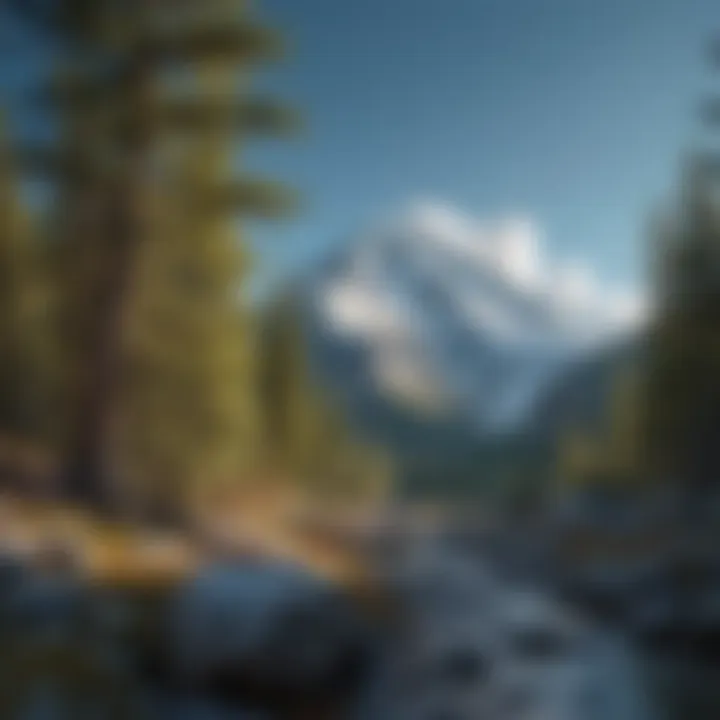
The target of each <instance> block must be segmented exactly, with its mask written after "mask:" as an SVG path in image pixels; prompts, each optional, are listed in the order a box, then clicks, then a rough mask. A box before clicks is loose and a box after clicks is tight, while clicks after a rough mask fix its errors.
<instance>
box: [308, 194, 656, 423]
mask: <svg viewBox="0 0 720 720" xmlns="http://www.w3.org/2000/svg"><path fill="white" fill-rule="evenodd" d="M310 287H311V290H310V301H311V303H310V306H311V313H310V317H311V326H312V327H313V328H314V331H315V332H314V340H313V345H314V346H315V348H316V350H318V349H319V355H320V356H321V358H322V365H323V370H322V371H323V374H325V375H329V381H330V383H331V384H333V385H334V386H335V389H336V390H337V391H338V392H342V393H343V394H344V396H345V398H346V399H348V400H349V401H350V403H351V404H354V405H355V406H356V407H357V405H358V404H363V403H364V402H366V401H367V400H368V398H369V397H372V398H374V399H377V398H378V397H381V398H384V399H389V400H392V401H393V402H395V403H397V404H403V405H405V406H409V407H410V408H413V409H416V410H418V411H420V410H426V411H437V412H441V411H446V412H449V413H450V414H452V415H453V416H454V417H462V418H463V419H464V420H466V421H467V420H470V421H471V424H472V426H473V427H475V428H476V430H478V431H481V433H482V434H484V435H487V434H488V433H495V432H503V431H508V430H512V429H514V428H517V427H519V426H520V425H522V423H523V422H524V420H526V419H527V418H528V417H529V416H530V415H531V414H532V412H533V409H534V407H535V405H536V404H537V402H538V400H539V399H540V398H541V396H543V394H544V393H546V392H547V391H548V389H549V387H550V386H552V385H553V384H554V383H556V382H557V381H558V380H559V379H560V378H561V377H562V376H563V374H564V372H565V371H566V370H568V369H569V368H570V367H571V366H573V365H574V364H575V363H576V362H577V361H579V360H581V359H583V358H586V357H588V356H590V355H592V354H593V353H594V352H596V351H597V350H598V349H599V348H602V347H605V346H607V345H608V344H610V343H612V342H613V341H615V340H618V339H619V338H621V337H622V336H623V335H628V334H632V333H633V332H634V329H635V327H636V326H637V323H638V322H639V320H640V319H641V317H642V304H641V303H640V301H639V300H638V299H637V298H635V297H633V296H632V295H631V294H629V293H621V292H618V291H610V290H608V289H603V288H601V287H599V284H598V283H597V282H596V281H595V280H594V278H593V276H592V274H591V273H590V272H588V271H587V270H585V269H583V267H582V266H579V265H578V264H570V263H565V264H558V263H551V262H549V261H548V260H547V259H546V258H545V257H543V254H542V247H541V243H540V239H539V237H538V234H537V232H536V230H535V229H534V227H533V225H532V224H531V223H530V222H527V221H524V220H518V219H509V220H502V221H499V222H496V223H492V224H481V223H479V222H476V221H474V220H473V219H472V218H470V217H468V216H466V215H463V214H462V213H460V212H458V211H456V210H454V209H452V208H449V207H447V206H443V205H440V204H437V203H418V204H414V205H412V206H411V207H409V208H408V209H406V210H405V211H404V212H401V213H399V214H398V216H397V218H395V219H393V220H391V221H390V222H386V223H383V224H381V225H380V226H379V227H377V228H375V229H373V230H371V231H369V232H366V233H363V234H361V235H360V236H359V237H358V238H357V239H356V240H355V241H354V242H352V243H349V244H348V245H346V246H344V247H343V248H341V250H340V251H339V252H337V253H335V254H334V255H333V256H332V257H331V258H330V259H329V260H328V261H327V262H326V263H324V264H323V265H322V267H321V268H320V269H319V270H318V271H317V272H316V273H315V274H314V275H313V278H312V282H311V283H310Z"/></svg>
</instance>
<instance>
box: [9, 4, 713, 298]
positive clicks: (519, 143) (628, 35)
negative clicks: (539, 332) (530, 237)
mask: <svg viewBox="0 0 720 720" xmlns="http://www.w3.org/2000/svg"><path fill="white" fill-rule="evenodd" d="M254 2H255V4H256V5H257V6H258V11H259V13H260V15H261V17H262V18H263V20H264V21H265V22H266V23H267V24H269V25H272V26H275V27H277V28H279V29H280V30H282V31H283V32H284V33H285V35H286V36H287V38H288V40H289V42H290V44H291V47H292V51H291V56H290V57H289V58H288V60H286V61H285V62H283V63H281V64H279V65H277V66H276V67H274V68H272V69H271V70H269V71H264V72H263V73H261V74H260V75H259V76H258V78H257V79H256V85H257V86H258V87H259V88H262V89H263V90H267V91H270V92H272V93H274V94H275V95H277V96H278V97H279V98H281V99H285V100H287V101H288V102H289V103H290V104H292V105H294V106H296V107H297V108H298V109H299V110H300V111H301V112H302V113H303V114H304V116H305V120H306V124H307V131H306V133H305V135H304V137H302V138H300V139H298V140H295V141H292V142H267V141H263V142H262V143H252V144H251V146H250V148H249V150H248V152H247V153H246V163H247V165H249V166H250V167H251V168H252V169H255V170H257V171H260V172H262V173H265V174H267V175H269V176H271V177H277V178H279V179H282V180H285V181H287V182H288V183H289V184H290V185H292V186H295V187H297V188H298V189H299V190H300V191H301V193H302V194H303V196H304V199H305V208H304V209H303V211H302V212H301V214H300V215H299V216H298V217H296V218H294V219H293V220H292V221H289V222H285V223H280V224H263V225H260V226H255V225H254V224H253V225H252V226H251V227H250V235H251V236H252V238H253V241H254V242H255V243H256V245H257V247H258V255H259V260H260V262H261V266H262V267H263V268H264V282H265V283H267V281H268V280H273V279H275V278H277V277H278V276H282V275H284V274H285V273H286V272H288V271H291V270H293V269H296V268H302V267H304V266H306V265H307V264H308V263H309V262H312V260H313V259H314V258H316V257H317V256H318V255H321V254H322V253H323V252H325V251H326V250H327V249H328V248H329V247H330V246H332V245H334V244H337V243H341V242H343V241H345V240H347V238H348V236H349V234H351V233H353V232H356V231H357V230H358V229H359V228H362V227H364V226H365V225H367V224H368V223H372V222H373V220H375V219H377V218H381V217H384V216H386V215H392V214H393V212H395V211H397V210H398V209H399V208H401V207H402V206H404V205H405V204H406V203H407V202H408V201H412V200H414V199H416V198H429V199H433V200H436V201H440V202H442V203H446V204H450V205H454V206H457V207H458V208H460V209H461V210H463V211H465V212H467V213H469V214H471V215H474V216H477V217H478V218H480V219H485V218H493V217H496V216H502V215H505V214H511V215H513V216H515V215H518V214H519V215H523V216H527V217H529V218H530V219H531V220H532V221H533V223H534V224H535V225H536V226H537V227H539V228H540V229H541V231H542V235H543V236H544V238H545V244H546V246H547V248H546V250H547V251H548V252H549V253H550V254H551V256H557V257H561V258H568V257H569V258H573V259H579V260H581V261H582V262H583V263H586V264H589V265H591V266H592V267H593V268H594V269H595V272H596V273H597V274H598V275H599V276H600V278H601V279H604V280H605V281H607V282H611V283H622V284H628V283H639V282H640V276H641V272H640V271H641V266H642V256H643V252H644V251H643V249H642V241H643V236H644V227H645V224H646V222H647V218H648V214H649V212H650V211H651V209H652V208H653V207H654V206H655V205H656V204H657V203H658V202H659V201H661V199H662V197H663V195H664V194H665V193H666V191H667V189H668V188H669V187H671V185H672V183H673V181H674V180H675V179H676V177H677V162H678V160H679V158H680V155H681V153H682V151H683V150H684V149H685V148H687V147H688V146H689V145H690V144H691V142H692V141H693V140H694V138H695V137H696V135H697V132H698V122H697V117H696V115H697V113H696V109H697V107H698V104H699V102H700V100H701V99H702V97H703V96H704V95H705V93H706V92H707V91H708V90H710V89H711V88H713V86H715V87H716V88H717V89H718V90H719V91H720V68H718V72H717V73H716V77H715V78H713V77H712V74H711V73H710V71H709V68H708V64H707V52H706V51H707V46H708V44H709V40H710V38H711V36H712V35H713V33H717V32H718V31H720V2H718V0H254ZM1 5H2V3H0V6H1ZM15 30H16V29H15V28H14V27H13V26H12V25H11V24H10V23H9V22H8V21H7V18H6V17H4V16H3V15H2V13H0V45H2V46H3V50H4V51H5V52H3V53H2V54H0V90H2V93H3V96H5V97H7V98H9V99H10V100H12V99H13V92H12V91H13V90H17V89H18V88H19V87H21V86H22V85H26V84H27V83H28V80H30V79H31V78H32V76H33V75H34V74H35V71H36V70H37V67H38V66H41V65H42V53H41V52H40V51H41V50H42V48H39V47H37V46H35V47H30V48H27V47H25V51H26V52H24V53H22V54H21V55H18V54H16V53H14V51H13V45H12V41H13V40H14V39H15V38H14V37H13V36H14V35H16V32H15ZM713 81H714V82H713ZM30 120H31V117H30V116H28V117H27V118H26V119H25V120H23V121H22V122H24V123H27V122H29V121H30Z"/></svg>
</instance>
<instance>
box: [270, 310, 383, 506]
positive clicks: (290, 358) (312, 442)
mask: <svg viewBox="0 0 720 720" xmlns="http://www.w3.org/2000/svg"><path fill="white" fill-rule="evenodd" d="M258 360H259V362H258V366H257V369H258V390H259V400H258V407H259V408H260V409H261V417H262V423H261V427H262V447H263V454H264V457H265V462H266V463H267V464H268V465H269V466H270V467H272V468H273V469H274V470H275V472H279V473H280V474H282V475H284V476H287V477H290V478H291V479H292V480H294V481H296V482H299V483H301V484H302V487H303V489H305V490H306V491H308V492H309V493H310V494H315V495H317V496H320V497H322V498H345V499H352V498H355V499H363V500H368V499H370V500H380V499H382V498H383V497H385V496H386V494H387V493H388V491H389V490H390V488H391V484H392V482H393V467H392V463H391V462H390V458H389V457H388V456H387V455H385V454H384V453H382V452H380V451H379V450H378V449H376V448H373V447H371V446H370V445H369V444H367V443H361V442H360V441H358V440H357V439H356V438H355V436H354V433H353V432H352V430H351V428H350V427H349V425H348V423H347V420H346V419H345V417H344V416H343V413H342V411H341V409H340V407H339V406H338V405H337V404H336V403H333V398H332V397H330V396H329V394H328V393H327V392H325V391H323V389H322V388H320V387H319V385H317V384H316V383H315V382H314V379H313V377H312V369H311V367H310V363H309V358H308V349H307V345H306V334H305V332H304V329H303V326H302V319H301V317H300V316H299V313H298V312H297V311H296V309H295V308H294V306H293V305H292V299H291V298H281V299H280V300H278V301H276V302H275V303H274V304H273V305H272V306H271V307H270V308H269V309H268V310H267V312H266V315H265V317H264V318H263V323H262V327H261V333H260V343H259V355H258Z"/></svg>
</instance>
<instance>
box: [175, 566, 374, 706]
mask: <svg viewBox="0 0 720 720" xmlns="http://www.w3.org/2000/svg"><path fill="white" fill-rule="evenodd" d="M166 645H167V651H168V658H172V660H169V662H170V664H171V667H172V674H173V677H174V679H175V680H176V681H179V684H180V685H181V686H182V687H190V688H193V689H194V690H196V691H199V692H209V693H213V694H215V695H217V696H220V697H230V698H233V699H236V700H237V701H238V702H239V703H240V704H242V705H244V706H246V707H250V708H251V707H261V708H262V707H273V706H275V705H277V704H278V703H288V704H294V703H304V702H308V703H315V702H317V703H324V702H326V701H328V702H335V701H338V702H340V701H342V699H344V698H345V697H347V696H349V695H350V694H352V692H353V691H354V689H355V687H356V686H357V685H359V683H360V682H361V680H362V676H363V672H364V670H365V668H366V667H367V664H368V662H369V654H370V651H371V648H372V643H371V640H370V635H369V633H368V631H367V626H366V624H365V623H364V622H363V620H362V618H361V617H360V614H359V613H358V611H357V610H356V609H355V608H354V607H353V605H352V603H351V602H350V601H349V600H348V598H347V597H345V596H344V594H343V593H342V592H340V591H339V590H337V589H336V588H334V587H332V586H330V585H329V584H327V583H325V582H322V581H320V580H318V579H316V578H314V577H312V576H310V575H308V574H307V573H305V572H303V571H301V570H299V569H297V568H294V567H290V566H285V565H280V564H269V563H261V562H258V563H246V564H242V565H221V566H213V567H207V568H205V569H203V570H201V571H200V572H199V573H198V574H197V575H196V576H195V577H193V578H192V579H190V580H188V581H187V582H186V583H184V584H183V585H182V586H181V587H180V588H179V589H178V590H177V592H176V593H175V594H174V596H173V597H172V598H171V599H170V603H169V610H168V615H167V624H166Z"/></svg>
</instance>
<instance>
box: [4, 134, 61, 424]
mask: <svg viewBox="0 0 720 720" xmlns="http://www.w3.org/2000/svg"><path fill="white" fill-rule="evenodd" d="M0 142H1V145H0V433H2V434H6V435H7V434H10V435H26V436H27V435H32V436H35V437H36V438H37V437H39V436H41V435H42V434H43V433H44V431H45V430H46V427H45V423H44V416H45V413H46V412H47V407H46V406H45V402H44V401H45V393H46V392H47V390H48V381H49V378H48V376H47V366H46V364H45V360H46V351H47V347H46V344H45V336H44V332H43V331H44V330H45V329H46V328H45V327H44V325H43V320H44V317H43V312H44V309H45V304H46V301H47V300H48V298H47V287H46V285H45V284H44V283H43V282H42V281H43V277H42V274H43V266H42V262H43V257H42V249H41V248H40V247H39V246H38V244H37V242H36V241H37V233H36V228H34V227H33V225H32V223H31V220H30V216H29V213H28V212H27V210H26V209H25V207H24V206H23V203H22V201H21V198H20V191H19V187H18V185H17V183H16V178H15V177H14V167H13V158H12V156H11V154H10V151H9V148H8V146H7V145H8V144H7V143H6V141H5V138H3V139H2V141H0Z"/></svg>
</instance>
